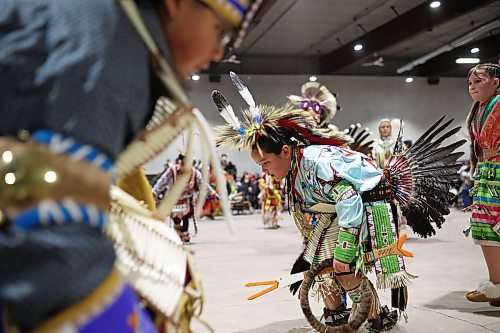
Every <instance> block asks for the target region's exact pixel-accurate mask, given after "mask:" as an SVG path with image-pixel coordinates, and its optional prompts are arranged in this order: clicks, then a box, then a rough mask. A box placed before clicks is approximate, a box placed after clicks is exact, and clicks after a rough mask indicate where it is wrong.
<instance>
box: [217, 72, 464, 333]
mask: <svg viewBox="0 0 500 333" xmlns="http://www.w3.org/2000/svg"><path fill="white" fill-rule="evenodd" d="M231 78H232V79H233V83H234V84H235V86H236V88H237V89H238V91H239V93H240V94H241V96H242V97H243V98H244V99H245V101H246V102H247V104H248V105H249V109H248V110H244V111H243V120H242V121H240V120H239V119H238V118H237V117H236V116H235V114H234V112H233V110H232V107H231V106H230V104H229V103H228V102H227V100H226V99H225V98H224V96H222V94H220V92H217V91H214V92H213V93H212V98H213V100H214V103H215V105H216V106H217V108H218V109H219V112H220V114H221V116H222V117H223V118H224V119H225V120H226V121H227V122H228V125H224V126H220V127H219V128H218V129H219V136H218V138H217V144H218V145H222V144H226V145H230V146H231V147H233V148H234V149H245V150H252V149H257V150H259V149H260V148H259V145H258V141H259V138H261V137H262V136H266V137H267V138H268V139H271V140H272V141H274V142H278V143H280V144H286V145H288V146H289V147H291V149H292V151H293V155H292V158H291V162H290V169H289V173H288V177H287V183H288V184H287V190H288V192H289V200H290V205H292V206H293V216H294V219H295V223H296V225H297V228H298V229H299V231H300V232H301V234H302V236H303V238H304V242H305V250H304V255H303V259H304V260H303V263H302V264H300V263H297V262H296V264H295V265H296V266H294V269H293V272H302V271H306V270H308V269H309V267H311V270H310V271H309V272H307V273H306V275H305V277H306V279H305V280H304V281H305V282H307V283H304V285H302V288H301V294H300V298H301V305H302V307H303V310H304V314H305V315H306V318H307V319H308V320H309V322H310V323H311V325H313V327H314V328H315V329H316V330H318V331H322V332H323V331H324V332H350V331H353V330H357V329H358V328H359V327H360V326H361V324H362V323H363V322H364V321H365V320H366V319H367V318H369V319H372V321H376V320H377V318H378V317H379V303H378V297H377V294H376V291H375V289H374V287H373V286H371V284H370V283H369V281H368V280H367V279H366V277H364V271H365V270H366V269H369V268H373V269H375V272H376V273H377V287H378V288H390V289H391V290H392V291H393V292H392V305H393V306H394V307H397V308H398V309H399V310H400V311H404V310H405V309H406V306H407V299H408V295H407V286H408V283H409V282H410V279H412V278H413V276H412V275H410V274H409V273H407V272H406V270H405V264H404V260H403V256H404V255H411V254H410V253H408V252H407V251H404V250H402V249H401V246H400V245H401V244H402V242H403V241H404V238H405V236H402V237H401V238H402V239H401V240H398V236H399V235H398V230H397V220H398V218H399V217H398V214H397V209H396V205H397V204H399V205H401V209H402V212H403V214H406V215H408V214H410V215H411V216H412V217H411V218H409V225H410V226H411V227H412V228H413V230H414V231H415V232H416V233H417V234H419V235H420V236H423V237H427V236H430V235H432V234H433V233H435V230H434V228H433V226H432V225H431V222H435V223H436V225H437V226H438V227H440V226H441V224H442V223H443V222H444V218H443V215H446V214H448V213H449V211H448V208H447V207H446V202H447V201H446V200H445V199H446V198H447V196H448V195H449V194H448V189H449V186H450V180H452V179H453V178H454V177H457V175H456V171H457V170H458V169H459V166H458V165H456V164H455V161H456V159H457V158H458V157H460V156H461V155H462V154H463V153H454V151H455V149H456V148H457V147H459V146H461V145H462V144H463V143H464V141H460V142H457V143H455V144H451V145H449V146H446V147H440V145H441V143H442V142H443V140H445V139H446V138H448V137H450V136H451V135H453V134H455V133H456V132H457V131H458V130H459V127H457V128H454V129H452V130H449V131H447V132H445V133H444V134H443V131H444V130H445V129H446V127H447V126H448V125H449V124H450V123H451V121H452V120H449V121H447V122H446V123H444V124H442V122H443V118H444V117H443V118H441V119H440V120H439V121H437V122H436V123H435V124H434V125H433V126H432V127H431V128H430V129H429V130H428V131H426V132H425V133H424V134H423V135H422V136H421V137H420V138H419V139H418V140H417V141H416V142H415V145H414V146H413V147H412V148H410V149H409V150H408V151H406V152H405V153H404V154H401V155H395V156H394V157H393V159H392V160H391V162H390V163H389V166H388V167H387V168H386V169H384V170H382V169H379V168H378V167H377V166H376V165H375V163H374V162H373V161H372V160H371V159H370V158H368V157H367V156H365V155H363V154H361V153H358V152H354V151H351V150H349V149H347V148H344V147H345V145H346V144H347V143H348V142H349V137H347V136H345V135H344V133H341V132H337V133H333V132H332V130H331V129H325V128H318V127H317V126H316V121H315V120H314V119H313V118H312V117H307V116H304V112H303V111H302V110H292V109H291V108H290V107H275V106H268V105H257V104H256V103H255V101H254V100H253V97H252V96H251V94H250V92H249V91H248V88H247V87H246V86H245V85H244V84H243V83H242V82H241V80H240V79H239V78H238V77H237V76H236V74H234V73H231ZM252 147H253V148H252ZM332 259H336V260H338V261H340V262H343V263H347V264H350V266H351V269H352V271H351V272H349V273H346V274H348V275H349V274H355V275H356V276H357V277H358V278H359V279H360V281H361V282H360V284H359V285H357V286H349V287H348V286H347V285H345V284H342V282H341V281H342V279H343V276H342V275H344V274H340V275H339V276H337V275H335V274H334V275H331V271H332V269H331V263H332V261H331V260H332ZM325 263H326V264H325ZM325 265H326V266H325ZM328 265H329V266H328ZM318 267H319V268H318ZM329 267H330V268H329ZM328 268H329V269H328ZM325 269H326V271H325ZM325 273H328V274H326V275H325ZM297 275H301V273H299V274H294V275H291V276H290V278H289V279H287V278H285V279H279V281H282V282H283V283H285V281H286V283H288V284H290V283H293V282H295V281H293V280H294V279H296V281H297V282H298V281H300V280H302V279H301V278H300V277H296V276H297ZM290 279H291V280H292V281H290ZM311 279H313V280H314V279H318V280H317V281H321V282H324V279H330V282H329V283H330V284H331V285H332V286H335V285H338V284H339V281H340V285H342V287H343V288H344V289H345V290H346V291H347V294H348V295H349V296H350V298H351V299H352V300H353V303H354V308H353V311H352V314H351V316H350V318H349V322H347V323H345V324H343V325H340V326H336V327H330V328H329V327H325V326H324V325H323V324H321V323H319V322H318V321H317V319H316V318H315V316H314V315H312V313H311V312H310V308H309V305H308V300H307V298H308V295H309V288H310V287H311V286H312V284H313V283H311V282H312V281H311ZM339 279H340V280H339ZM279 281H278V280H276V287H278V286H279V285H280V282H279ZM256 284H258V283H253V284H249V286H253V285H256ZM299 285H300V282H299ZM322 285H324V283H323V284H322ZM280 287H281V286H280ZM298 287H299V286H297V285H296V284H295V285H292V288H295V289H297V288H298ZM272 289H273V288H271V290H272ZM337 290H338V292H339V291H340V288H337ZM261 294H262V293H260V294H259V295H261ZM255 297H256V296H252V298H255ZM325 314H326V315H331V316H335V315H336V314H335V313H333V314H331V313H325ZM379 324H380V323H379ZM371 328H372V329H376V330H379V329H383V327H380V326H377V327H374V325H372V327H371Z"/></svg>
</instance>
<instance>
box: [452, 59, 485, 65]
mask: <svg viewBox="0 0 500 333" xmlns="http://www.w3.org/2000/svg"><path fill="white" fill-rule="evenodd" d="M479 61H480V60H479V58H458V59H457V60H455V62H456V63H457V64H478V63H479Z"/></svg>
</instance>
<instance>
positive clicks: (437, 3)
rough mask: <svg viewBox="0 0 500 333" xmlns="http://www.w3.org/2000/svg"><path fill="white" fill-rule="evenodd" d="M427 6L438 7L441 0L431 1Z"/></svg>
mask: <svg viewBox="0 0 500 333" xmlns="http://www.w3.org/2000/svg"><path fill="white" fill-rule="evenodd" d="M429 6H430V7H431V8H438V7H439V6H441V1H433V2H431V4H430V5H429Z"/></svg>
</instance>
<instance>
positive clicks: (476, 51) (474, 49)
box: [470, 47, 479, 53]
mask: <svg viewBox="0 0 500 333" xmlns="http://www.w3.org/2000/svg"><path fill="white" fill-rule="evenodd" d="M478 52H479V47H473V48H472V49H470V53H478Z"/></svg>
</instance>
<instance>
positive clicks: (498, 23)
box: [396, 18, 500, 74]
mask: <svg viewBox="0 0 500 333" xmlns="http://www.w3.org/2000/svg"><path fill="white" fill-rule="evenodd" d="M498 27H500V18H496V19H494V20H492V21H490V22H488V23H486V24H483V25H482V26H479V27H477V28H475V29H474V30H472V31H469V32H468V33H466V34H464V35H462V36H460V37H458V38H456V39H454V40H452V41H451V42H449V43H447V44H445V45H443V46H441V47H439V48H437V49H435V50H434V51H432V52H430V53H427V54H425V55H423V56H421V57H420V58H418V59H415V60H413V61H411V62H410V63H408V64H406V65H404V66H401V67H399V68H398V69H397V70H396V72H397V73H398V74H402V73H404V72H408V71H411V70H412V69H413V68H414V67H416V66H418V65H422V64H425V63H426V62H427V61H429V60H430V59H432V58H435V57H437V56H438V55H440V54H443V53H445V52H449V51H451V50H453V49H455V48H457V47H460V46H462V45H464V44H467V43H469V42H471V41H473V40H475V39H477V38H479V37H481V36H484V35H485V34H486V33H488V32H490V31H492V30H494V29H496V28H498Z"/></svg>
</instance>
